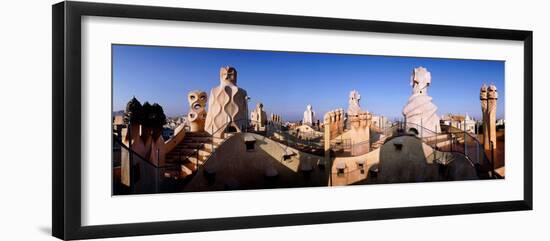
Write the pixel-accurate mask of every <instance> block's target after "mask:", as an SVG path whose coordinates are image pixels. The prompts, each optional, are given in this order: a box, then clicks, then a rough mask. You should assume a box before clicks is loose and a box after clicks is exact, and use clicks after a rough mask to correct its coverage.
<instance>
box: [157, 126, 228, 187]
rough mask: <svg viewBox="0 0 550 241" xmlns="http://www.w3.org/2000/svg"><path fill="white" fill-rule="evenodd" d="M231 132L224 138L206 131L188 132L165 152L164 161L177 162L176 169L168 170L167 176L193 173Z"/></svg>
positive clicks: (180, 177)
mask: <svg viewBox="0 0 550 241" xmlns="http://www.w3.org/2000/svg"><path fill="white" fill-rule="evenodd" d="M230 136H232V134H229V133H226V134H225V138H216V137H212V136H211V135H210V134H209V133H208V132H188V133H186V134H185V138H184V139H183V140H182V141H181V142H180V143H179V144H178V145H177V146H176V147H175V148H174V149H173V150H172V151H170V152H168V153H167V154H166V163H174V164H178V166H179V169H178V170H170V171H169V172H167V174H166V175H167V177H173V178H175V179H183V178H185V177H187V176H190V175H192V174H194V173H195V172H196V171H197V170H198V169H199V167H200V166H201V165H203V164H204V163H205V162H206V160H208V158H209V157H210V155H212V153H213V152H214V150H215V149H216V148H217V147H218V146H219V145H221V144H222V143H223V142H224V141H225V140H226V139H227V138H229V137H230Z"/></svg>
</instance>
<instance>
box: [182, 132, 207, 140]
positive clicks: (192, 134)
mask: <svg viewBox="0 0 550 241" xmlns="http://www.w3.org/2000/svg"><path fill="white" fill-rule="evenodd" d="M210 136H211V135H210V133H208V132H206V131H204V132H187V133H185V137H186V138H187V137H210Z"/></svg>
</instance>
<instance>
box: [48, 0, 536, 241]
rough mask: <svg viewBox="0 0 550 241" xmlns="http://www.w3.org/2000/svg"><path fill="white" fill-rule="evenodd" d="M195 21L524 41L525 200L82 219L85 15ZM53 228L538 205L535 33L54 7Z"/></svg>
mask: <svg viewBox="0 0 550 241" xmlns="http://www.w3.org/2000/svg"><path fill="white" fill-rule="evenodd" d="M83 16H104V17H120V18H136V19H159V20H175V21H195V22H207V23H230V24H245V25H259V26H281V27H297V28H312V29H327V30H349V31H366V32H378V33H395V34H414V35H426V36H450V37H468V38H481V39H499V40H516V41H523V43H524V143H523V145H524V180H523V182H524V186H523V189H524V193H523V199H521V200H510V201H501V202H484V203H464V204H456V205H433V206H421V207H404V208H384V209H368V210H344V211H334V212H317V213H300V214H284V215H264V216H248V217H236V218H212V219H199V220H173V221H164V222H146V223H129V224H114V225H99V226H82V224H81V212H82V207H81V171H80V170H81V138H82V137H83V136H82V133H81V116H80V113H81V88H82V85H81V57H82V52H81V17H83ZM52 18H53V19H52V24H53V33H52V52H53V54H52V56H53V57H52V62H53V67H52V68H53V70H52V80H53V81H52V82H53V86H52V91H53V100H52V102H53V113H52V115H53V119H52V131H53V135H52V146H53V147H52V148H53V149H52V164H53V166H52V174H53V181H52V185H53V187H52V188H53V194H52V226H53V227H52V233H53V236H55V237H58V238H60V239H86V238H106V237H120V236H135V235H151V234H169V233H183V232H198V231H212V230H228V229H243V228H260V227H275V226H289V225H306V224H322V223H336V222H350V221H366V220H379V219H397V218H412V217H427V216H442V215H457V214H472V213H488V212H502V211H518V210H532V208H533V206H532V205H533V177H532V176H533V152H532V147H533V144H532V133H533V127H532V122H533V96H532V94H533V32H532V31H522V30H505V29H491V28H474V27H459V26H443V25H429V24H414V23H397V22H383V21H366V20H353V19H335V18H324V17H305V16H290V15H277V14H262V13H245V12H229V11H214V10H197V9H183V8H171V7H151V6H136V5H119V4H105V3H90V2H61V3H57V4H55V5H53V6H52Z"/></svg>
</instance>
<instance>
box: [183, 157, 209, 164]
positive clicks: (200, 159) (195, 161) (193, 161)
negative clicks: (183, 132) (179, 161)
mask: <svg viewBox="0 0 550 241" xmlns="http://www.w3.org/2000/svg"><path fill="white" fill-rule="evenodd" d="M206 158H207V157H199V165H202V164H204V161H205V160H206ZM187 160H188V161H189V162H191V163H194V164H196V163H197V157H193V156H190V157H188V158H187Z"/></svg>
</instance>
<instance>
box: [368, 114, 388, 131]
mask: <svg viewBox="0 0 550 241" xmlns="http://www.w3.org/2000/svg"><path fill="white" fill-rule="evenodd" d="M372 126H374V127H377V128H379V129H381V130H383V129H386V128H389V127H391V121H390V120H389V119H388V118H387V117H385V116H381V115H373V116H372Z"/></svg>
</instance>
